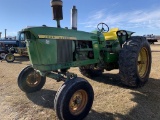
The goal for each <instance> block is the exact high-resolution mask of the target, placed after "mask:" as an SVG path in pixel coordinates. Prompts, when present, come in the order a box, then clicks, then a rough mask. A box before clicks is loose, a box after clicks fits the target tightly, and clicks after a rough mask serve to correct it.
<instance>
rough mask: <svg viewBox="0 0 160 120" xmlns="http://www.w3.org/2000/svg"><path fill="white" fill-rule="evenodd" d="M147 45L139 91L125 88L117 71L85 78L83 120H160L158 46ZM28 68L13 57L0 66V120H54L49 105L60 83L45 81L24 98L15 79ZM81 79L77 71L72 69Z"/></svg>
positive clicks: (25, 61)
mask: <svg viewBox="0 0 160 120" xmlns="http://www.w3.org/2000/svg"><path fill="white" fill-rule="evenodd" d="M157 44H158V43H156V45H151V49H152V51H154V52H152V57H153V58H152V70H151V74H150V79H149V81H148V83H147V84H146V85H145V86H144V87H142V88H139V89H129V88H125V87H124V86H123V85H122V84H121V82H120V78H119V75H118V70H114V71H110V72H105V73H104V74H103V75H102V76H101V77H98V78H96V79H88V78H86V77H85V78H86V79H87V80H88V81H89V82H90V84H91V85H92V86H93V89H94V92H95V99H94V103H93V107H92V110H91V111H90V114H89V115H88V116H87V118H85V120H151V119H152V120H159V119H160V112H159V111H160V45H157ZM28 64H29V62H28V59H27V58H25V57H19V56H17V58H16V61H15V62H14V63H11V64H9V63H7V62H6V61H3V62H1V63H0V90H1V92H0V106H1V109H0V119H1V120H51V119H52V120H56V119H57V117H56V114H55V112H54V110H53V107H54V105H53V101H54V97H55V94H56V91H57V89H58V88H59V87H60V86H61V84H62V82H60V83H57V82H56V81H54V80H52V79H49V78H47V82H46V84H45V86H44V87H43V89H42V90H41V91H39V92H36V93H32V94H25V93H24V92H22V91H21V90H20V89H19V88H18V86H17V76H18V74H19V72H20V70H21V69H22V68H24V67H25V66H27V65H28ZM70 71H74V72H76V73H77V74H78V76H80V77H83V76H82V75H81V74H80V73H79V70H78V68H72V69H71V70H70Z"/></svg>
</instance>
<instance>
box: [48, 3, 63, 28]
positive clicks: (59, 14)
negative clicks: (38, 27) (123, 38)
mask: <svg viewBox="0 0 160 120" xmlns="http://www.w3.org/2000/svg"><path fill="white" fill-rule="evenodd" d="M62 6H63V2H62V1H61V0H52V1H51V7H52V11H53V20H56V21H57V27H58V28H60V27H61V26H60V20H62V19H63V11H62Z"/></svg>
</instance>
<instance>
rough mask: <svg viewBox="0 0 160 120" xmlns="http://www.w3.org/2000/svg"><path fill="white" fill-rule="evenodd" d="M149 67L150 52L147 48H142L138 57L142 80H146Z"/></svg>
mask: <svg viewBox="0 0 160 120" xmlns="http://www.w3.org/2000/svg"><path fill="white" fill-rule="evenodd" d="M148 65H149V57H148V51H147V49H146V48H144V47H143V48H142V49H141V50H140V52H139V55H138V64H137V67H138V73H139V76H140V77H141V78H144V77H145V76H146V73H147V70H148Z"/></svg>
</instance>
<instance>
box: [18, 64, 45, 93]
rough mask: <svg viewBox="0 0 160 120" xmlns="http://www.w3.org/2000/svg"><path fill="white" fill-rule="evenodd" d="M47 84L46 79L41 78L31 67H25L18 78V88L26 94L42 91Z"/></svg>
mask: <svg viewBox="0 0 160 120" xmlns="http://www.w3.org/2000/svg"><path fill="white" fill-rule="evenodd" d="M45 82H46V77H43V76H40V74H39V73H37V72H36V71H35V70H34V69H33V67H31V66H27V67H25V68H24V69H23V70H22V71H21V72H20V74H19V76H18V86H19V88H20V89H21V90H22V91H24V92H26V93H32V92H36V91H39V90H41V89H42V87H43V86H44V84H45Z"/></svg>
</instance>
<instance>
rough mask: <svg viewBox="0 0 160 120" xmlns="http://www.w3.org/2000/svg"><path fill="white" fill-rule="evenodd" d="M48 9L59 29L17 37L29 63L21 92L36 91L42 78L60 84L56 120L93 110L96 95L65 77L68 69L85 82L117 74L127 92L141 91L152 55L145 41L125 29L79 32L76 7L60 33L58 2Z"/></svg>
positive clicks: (76, 118)
mask: <svg viewBox="0 0 160 120" xmlns="http://www.w3.org/2000/svg"><path fill="white" fill-rule="evenodd" d="M51 6H52V7H53V19H54V20H56V21H57V27H46V26H41V27H31V28H26V29H23V30H22V31H21V32H20V35H22V36H25V40H26V46H27V50H28V54H29V58H30V61H31V66H27V67H26V68H24V69H23V70H22V71H21V72H20V74H19V76H18V86H19V88H20V89H21V90H22V91H24V92H26V93H31V92H36V91H39V90H40V89H41V88H42V87H43V86H44V84H45V82H46V77H50V78H53V79H55V80H57V82H58V81H64V83H63V85H62V86H61V87H60V89H59V90H58V92H57V94H56V97H55V100H54V108H55V111H56V114H57V116H58V118H59V119H60V120H81V119H83V118H84V117H86V115H87V114H88V113H89V111H90V109H91V107H92V103H93V99H94V92H93V88H92V86H91V85H90V84H89V82H87V81H86V80H85V79H84V78H80V77H77V75H76V74H75V73H70V72H68V69H69V68H71V67H79V70H80V72H81V73H82V74H83V75H84V76H87V77H96V76H100V75H101V74H102V72H103V71H104V70H108V71H109V70H113V69H119V71H120V76H121V81H122V83H123V84H125V85H127V86H130V87H141V86H143V85H144V84H145V83H146V82H147V81H148V78H149V74H150V70H151V50H150V45H149V43H148V42H147V40H146V38H145V37H141V36H132V34H133V32H130V31H126V30H118V29H112V30H110V31H109V27H108V26H107V25H106V24H105V23H99V24H98V26H97V27H98V30H99V31H97V33H89V32H84V31H78V30H77V26H76V25H77V24H76V19H77V18H76V16H77V14H76V13H77V10H76V7H75V6H74V7H73V9H72V29H66V28H61V27H60V20H62V19H63V15H62V1H61V0H52V1H51ZM108 36H110V37H108Z"/></svg>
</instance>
